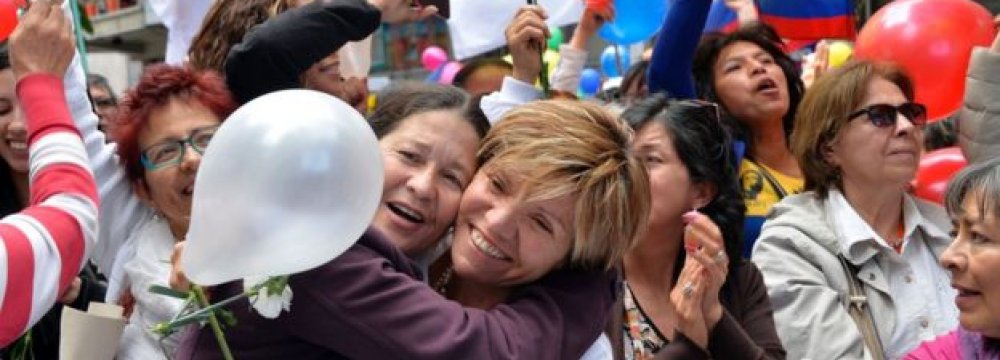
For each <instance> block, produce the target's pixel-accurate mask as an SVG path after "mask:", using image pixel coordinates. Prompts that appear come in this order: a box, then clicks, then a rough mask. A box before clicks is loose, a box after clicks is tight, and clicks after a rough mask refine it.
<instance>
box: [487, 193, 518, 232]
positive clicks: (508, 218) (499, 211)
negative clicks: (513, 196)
mask: <svg viewBox="0 0 1000 360" xmlns="http://www.w3.org/2000/svg"><path fill="white" fill-rule="evenodd" d="M485 219H486V221H485V222H486V231H487V233H488V234H489V235H490V236H492V237H493V239H494V241H498V242H509V241H510V240H511V239H514V238H515V236H517V209H516V208H515V207H514V206H512V204H510V203H506V202H501V203H498V204H494V205H493V207H492V208H490V209H489V210H487V211H486V216H485Z"/></svg>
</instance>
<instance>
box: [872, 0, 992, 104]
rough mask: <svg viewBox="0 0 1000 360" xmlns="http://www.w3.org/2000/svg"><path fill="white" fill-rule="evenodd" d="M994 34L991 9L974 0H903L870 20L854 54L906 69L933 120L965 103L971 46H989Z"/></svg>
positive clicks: (889, 6)
mask: <svg viewBox="0 0 1000 360" xmlns="http://www.w3.org/2000/svg"><path fill="white" fill-rule="evenodd" d="M995 35H996V30H995V29H994V28H993V17H992V16H991V15H990V12H989V11H988V10H986V8H984V7H983V6H982V5H979V4H977V3H975V2H973V1H971V0H899V1H894V2H891V3H889V4H887V5H885V6H884V7H882V9H880V10H879V11H878V12H876V13H875V15H874V16H872V18H871V19H870V20H868V23H866V24H865V26H864V28H862V29H861V32H860V33H858V39H857V44H856V46H855V48H854V54H855V56H856V57H858V58H860V59H870V60H882V61H891V62H894V63H896V64H898V65H899V66H901V67H902V68H903V69H904V70H906V72H907V73H908V74H909V75H910V78H911V79H912V80H913V84H914V87H915V88H916V89H915V90H916V101H917V102H919V103H922V104H924V105H927V112H928V118H929V119H931V121H934V120H940V119H943V118H945V117H947V116H948V115H950V114H951V113H953V112H955V111H956V110H958V108H959V107H960V106H961V105H962V98H963V96H964V95H965V74H966V70H967V69H968V67H969V58H970V57H971V55H972V48H973V46H986V47H988V46H989V45H990V44H991V43H992V42H993V37H994V36H995Z"/></svg>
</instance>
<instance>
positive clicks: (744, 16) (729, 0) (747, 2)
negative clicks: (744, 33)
mask: <svg viewBox="0 0 1000 360" xmlns="http://www.w3.org/2000/svg"><path fill="white" fill-rule="evenodd" d="M725 3H726V7H728V8H729V9H731V10H733V12H735V13H736V17H737V18H738V19H739V21H740V24H746V23H749V22H754V21H757V18H758V17H757V5H756V4H754V0H725Z"/></svg>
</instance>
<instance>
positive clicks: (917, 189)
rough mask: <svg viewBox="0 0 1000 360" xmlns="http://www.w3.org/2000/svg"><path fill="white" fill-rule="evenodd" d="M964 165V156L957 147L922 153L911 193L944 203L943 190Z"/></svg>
mask: <svg viewBox="0 0 1000 360" xmlns="http://www.w3.org/2000/svg"><path fill="white" fill-rule="evenodd" d="M965 165H966V161H965V156H963V155H962V150H961V149H959V148H958V147H950V148H944V149H938V150H934V151H931V152H929V153H926V154H924V156H923V157H921V158H920V166H919V167H918V168H917V178H916V179H914V180H913V193H914V195H917V197H919V198H921V199H924V200H927V201H931V202H935V203H938V204H944V192H945V190H947V189H948V181H949V180H951V178H952V177H953V176H955V174H957V173H958V172H959V171H960V170H962V168H964V167H965Z"/></svg>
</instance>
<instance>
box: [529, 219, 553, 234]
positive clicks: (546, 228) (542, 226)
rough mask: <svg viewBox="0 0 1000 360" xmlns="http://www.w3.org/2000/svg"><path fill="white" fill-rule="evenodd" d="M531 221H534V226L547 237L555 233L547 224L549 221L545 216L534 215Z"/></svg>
mask: <svg viewBox="0 0 1000 360" xmlns="http://www.w3.org/2000/svg"><path fill="white" fill-rule="evenodd" d="M532 219H533V220H534V221H535V225H537V226H538V227H539V228H540V229H542V231H545V232H546V233H548V234H549V235H555V231H554V230H553V229H552V225H551V224H549V221H548V219H546V218H545V216H542V215H535V216H533V217H532Z"/></svg>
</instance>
